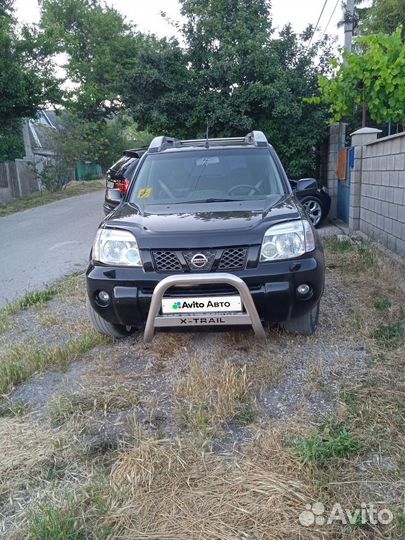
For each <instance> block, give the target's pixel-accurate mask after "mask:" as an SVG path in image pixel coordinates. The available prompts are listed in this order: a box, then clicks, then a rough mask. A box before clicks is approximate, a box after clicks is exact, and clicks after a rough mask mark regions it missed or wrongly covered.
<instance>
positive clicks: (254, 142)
mask: <svg viewBox="0 0 405 540" xmlns="http://www.w3.org/2000/svg"><path fill="white" fill-rule="evenodd" d="M269 146H270V145H269V142H268V140H267V138H266V135H265V134H264V133H263V132H262V131H251V132H250V133H248V134H247V135H245V136H244V137H218V138H215V139H210V138H209V137H208V136H207V137H206V138H205V139H176V138H175V137H168V136H166V135H161V136H159V137H155V138H154V139H153V140H152V142H151V143H150V145H149V148H148V154H152V153H156V152H166V151H169V150H175V151H178V150H180V149H183V150H185V149H193V150H196V149H207V150H208V149H210V148H212V147H215V148H218V147H227V148H229V147H235V148H241V147H244V148H257V147H266V148H268V147H269Z"/></svg>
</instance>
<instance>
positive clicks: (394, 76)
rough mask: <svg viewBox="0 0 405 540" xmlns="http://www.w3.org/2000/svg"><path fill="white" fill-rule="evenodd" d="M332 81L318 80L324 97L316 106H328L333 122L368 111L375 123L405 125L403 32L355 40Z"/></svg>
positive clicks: (404, 48) (363, 122)
mask: <svg viewBox="0 0 405 540" xmlns="http://www.w3.org/2000/svg"><path fill="white" fill-rule="evenodd" d="M343 60H344V61H343V62H342V63H341V64H340V65H338V64H337V62H336V63H335V67H336V68H337V73H336V75H335V76H334V77H333V78H327V77H322V78H320V80H319V87H320V91H321V97H316V98H313V99H312V100H311V101H312V102H313V103H317V104H319V103H323V104H325V105H327V106H328V108H329V111H330V114H331V117H332V120H333V121H338V120H341V119H343V118H348V119H353V118H355V116H356V112H357V111H358V110H359V109H362V110H363V121H362V124H363V125H365V119H366V115H365V112H366V109H368V111H369V114H370V116H371V119H372V120H373V121H374V122H376V123H379V124H381V123H385V122H396V123H401V124H404V123H405V46H404V44H403V42H402V40H401V33H400V29H398V30H396V32H394V33H393V34H391V35H388V34H383V33H379V34H373V35H370V36H364V37H361V38H358V39H357V40H356V49H355V52H353V53H350V54H348V53H343Z"/></svg>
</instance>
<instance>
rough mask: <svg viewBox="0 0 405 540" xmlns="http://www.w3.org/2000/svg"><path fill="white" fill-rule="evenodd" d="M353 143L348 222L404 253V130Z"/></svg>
mask: <svg viewBox="0 0 405 540" xmlns="http://www.w3.org/2000/svg"><path fill="white" fill-rule="evenodd" d="M359 131H360V130H359ZM357 133H358V132H357ZM353 135H355V134H353ZM376 136H377V135H375V137H376ZM363 137H364V136H363ZM354 139H355V137H354V136H353V138H352V144H353V140H354ZM360 142H361V141H360ZM354 146H356V148H355V150H356V161H357V164H356V165H357V166H356V173H355V175H354V182H353V183H352V188H354V191H353V197H352V199H351V207H350V213H351V217H352V219H351V221H350V223H349V225H350V227H351V229H352V230H356V229H357V230H360V231H361V232H363V233H365V234H366V235H368V236H369V237H370V238H373V239H376V240H378V241H379V242H380V243H382V244H383V245H384V246H385V247H387V248H388V249H390V250H391V251H393V252H395V253H397V254H398V255H400V256H402V257H405V133H400V134H397V135H392V136H390V137H383V138H381V139H377V140H374V141H372V142H367V143H366V144H360V145H357V144H354ZM353 184H354V185H353ZM356 190H357V193H356Z"/></svg>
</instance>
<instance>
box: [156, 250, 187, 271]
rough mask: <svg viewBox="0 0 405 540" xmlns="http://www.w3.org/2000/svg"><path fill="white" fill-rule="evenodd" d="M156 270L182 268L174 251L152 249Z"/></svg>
mask: <svg viewBox="0 0 405 540" xmlns="http://www.w3.org/2000/svg"><path fill="white" fill-rule="evenodd" d="M152 257H153V262H154V265H155V270H156V272H182V271H183V268H182V266H181V264H180V261H179V259H178V257H177V255H176V252H175V251H152Z"/></svg>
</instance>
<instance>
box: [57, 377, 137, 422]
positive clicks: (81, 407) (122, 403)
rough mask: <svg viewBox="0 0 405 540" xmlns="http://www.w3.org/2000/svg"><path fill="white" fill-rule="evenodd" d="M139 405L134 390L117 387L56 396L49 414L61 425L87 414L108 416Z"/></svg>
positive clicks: (121, 386) (122, 386)
mask: <svg viewBox="0 0 405 540" xmlns="http://www.w3.org/2000/svg"><path fill="white" fill-rule="evenodd" d="M139 403H140V400H139V397H138V394H137V393H136V392H134V390H133V389H131V388H128V387H127V386H124V385H115V386H113V387H111V388H104V387H100V388H92V389H91V390H90V391H85V392H84V393H79V392H75V393H72V394H64V395H61V396H56V397H54V398H53V399H52V400H50V402H49V403H48V413H49V418H50V420H51V422H52V423H53V424H57V425H61V424H64V423H65V422H67V421H69V420H70V419H71V418H81V417H84V416H86V415H87V414H88V415H90V416H91V415H94V414H95V413H97V412H102V413H103V414H108V413H111V412H114V411H122V410H124V411H125V410H128V409H130V408H131V407H133V406H135V405H139Z"/></svg>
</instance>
